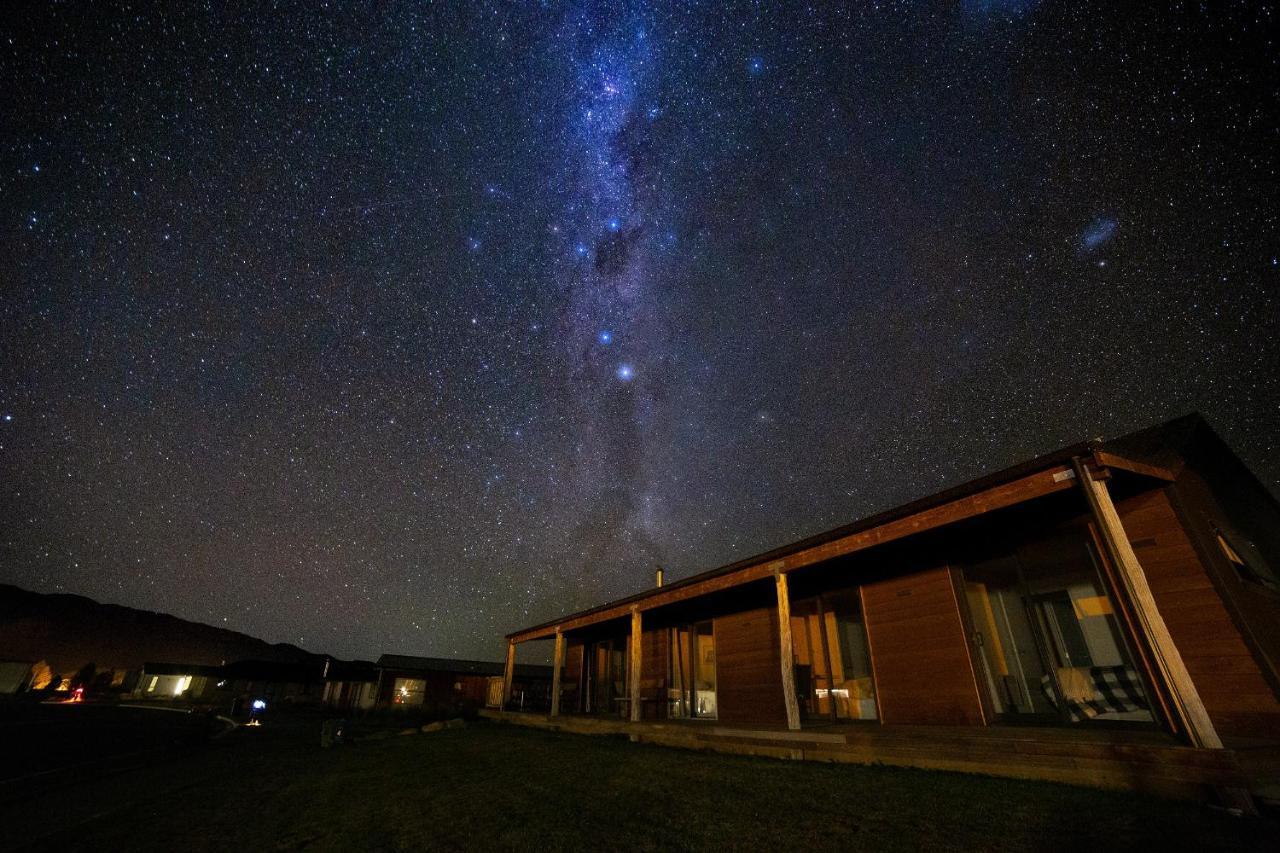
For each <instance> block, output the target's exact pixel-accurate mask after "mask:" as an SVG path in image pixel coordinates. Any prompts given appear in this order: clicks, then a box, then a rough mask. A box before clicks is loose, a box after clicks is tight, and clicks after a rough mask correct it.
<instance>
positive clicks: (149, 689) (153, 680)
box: [147, 675, 160, 693]
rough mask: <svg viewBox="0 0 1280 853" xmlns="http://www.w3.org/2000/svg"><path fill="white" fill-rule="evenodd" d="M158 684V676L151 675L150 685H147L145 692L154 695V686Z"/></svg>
mask: <svg viewBox="0 0 1280 853" xmlns="http://www.w3.org/2000/svg"><path fill="white" fill-rule="evenodd" d="M158 683H160V676H158V675H153V676H151V683H149V684H148V685H147V692H148V693H154V692H155V690H156V685H157V684H158Z"/></svg>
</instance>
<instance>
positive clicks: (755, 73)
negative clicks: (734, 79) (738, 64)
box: [747, 56, 764, 77]
mask: <svg viewBox="0 0 1280 853" xmlns="http://www.w3.org/2000/svg"><path fill="white" fill-rule="evenodd" d="M747 73H748V74H750V75H751V76H752V77H759V76H760V75H761V74H763V73H764V60H763V59H761V58H760V57H758V56H753V57H751V58H750V59H748V60H747Z"/></svg>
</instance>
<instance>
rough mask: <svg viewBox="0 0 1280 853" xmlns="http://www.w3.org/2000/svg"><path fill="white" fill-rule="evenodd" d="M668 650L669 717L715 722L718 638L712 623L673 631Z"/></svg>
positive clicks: (673, 629) (670, 635)
mask: <svg viewBox="0 0 1280 853" xmlns="http://www.w3.org/2000/svg"><path fill="white" fill-rule="evenodd" d="M667 648H668V655H667V715H668V716H670V717H672V718H675V719H681V718H690V717H700V718H705V719H714V718H715V717H716V715H717V710H716V638H715V630H714V627H713V625H712V623H711V622H699V623H698V624H696V625H691V626H688V627H681V628H672V629H671V630H670V633H669V634H668V642H667Z"/></svg>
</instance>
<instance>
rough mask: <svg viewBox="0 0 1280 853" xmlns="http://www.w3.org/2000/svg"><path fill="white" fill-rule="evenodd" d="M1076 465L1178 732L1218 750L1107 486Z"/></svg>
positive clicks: (1219, 744)
mask: <svg viewBox="0 0 1280 853" xmlns="http://www.w3.org/2000/svg"><path fill="white" fill-rule="evenodd" d="M1074 465H1075V469H1076V476H1077V477H1078V478H1079V480H1080V485H1081V486H1082V487H1083V488H1084V494H1085V498H1086V499H1087V500H1088V502H1089V509H1090V510H1091V511H1092V512H1093V519H1094V522H1095V523H1096V524H1097V525H1098V531H1099V533H1101V535H1102V541H1103V542H1104V543H1106V546H1107V551H1108V552H1109V556H1110V557H1111V561H1112V562H1113V563H1114V564H1115V566H1116V569H1117V574H1118V575H1119V576H1120V578H1121V580H1122V582H1123V583H1124V586H1125V592H1126V593H1127V594H1128V596H1129V601H1130V602H1131V603H1132V604H1133V609H1134V613H1135V614H1136V615H1137V617H1138V623H1139V624H1140V625H1141V626H1142V630H1143V632H1144V633H1145V634H1146V637H1147V641H1148V642H1149V643H1150V645H1151V650H1152V652H1153V654H1154V657H1155V660H1156V664H1157V668H1158V669H1159V670H1160V675H1161V676H1162V677H1163V678H1164V681H1165V684H1167V685H1168V687H1169V692H1170V693H1172V698H1173V704H1174V706H1175V707H1176V708H1177V711H1178V715H1179V716H1180V717H1181V718H1182V719H1181V720H1180V722H1181V724H1182V727H1183V728H1185V729H1186V731H1187V733H1188V735H1190V737H1191V742H1192V744H1193V745H1195V746H1201V747H1206V748H1208V749H1221V748H1222V740H1221V738H1219V737H1218V732H1217V730H1216V729H1215V728H1214V727H1213V721H1212V720H1211V719H1210V718H1209V712H1208V711H1206V710H1205V707H1204V702H1202V701H1201V699H1200V692H1199V691H1198V690H1196V685H1195V682H1194V681H1192V680H1191V674H1190V673H1189V672H1187V666H1186V664H1185V663H1184V662H1183V660H1182V654H1181V653H1180V652H1179V651H1178V646H1177V644H1176V643H1174V641H1173V636H1172V635H1171V634H1170V633H1169V628H1168V626H1166V625H1165V622H1164V617H1163V616H1161V615H1160V608H1159V607H1157V606H1156V600H1155V597H1154V596H1153V595H1152V594H1151V587H1150V586H1149V585H1148V584H1147V574H1146V572H1145V571H1144V570H1143V568H1142V564H1141V563H1139V562H1138V555H1137V554H1136V553H1134V550H1133V545H1131V544H1130V543H1129V537H1128V535H1127V534H1126V533H1125V531H1124V525H1123V524H1121V522H1120V514H1119V513H1118V512H1116V507H1115V504H1114V503H1112V502H1111V493H1110V492H1109V491H1107V484H1106V482H1105V481H1104V480H1100V479H1098V478H1097V477H1096V476H1094V473H1093V472H1092V471H1091V470H1090V469H1089V467H1088V466H1087V465H1086V464H1085V462H1084V460H1083V459H1080V458H1076V459H1075V460H1074Z"/></svg>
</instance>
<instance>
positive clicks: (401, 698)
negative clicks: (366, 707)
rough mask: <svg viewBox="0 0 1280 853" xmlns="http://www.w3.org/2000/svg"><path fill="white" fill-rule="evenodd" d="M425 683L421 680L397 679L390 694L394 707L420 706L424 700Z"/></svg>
mask: <svg viewBox="0 0 1280 853" xmlns="http://www.w3.org/2000/svg"><path fill="white" fill-rule="evenodd" d="M426 692H427V682H425V681H423V680H422V679H421V678H397V679H396V683H395V686H394V688H393V689H392V693H391V702H392V703H393V704H395V705H421V704H422V703H423V701H424V700H425V699H426Z"/></svg>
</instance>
